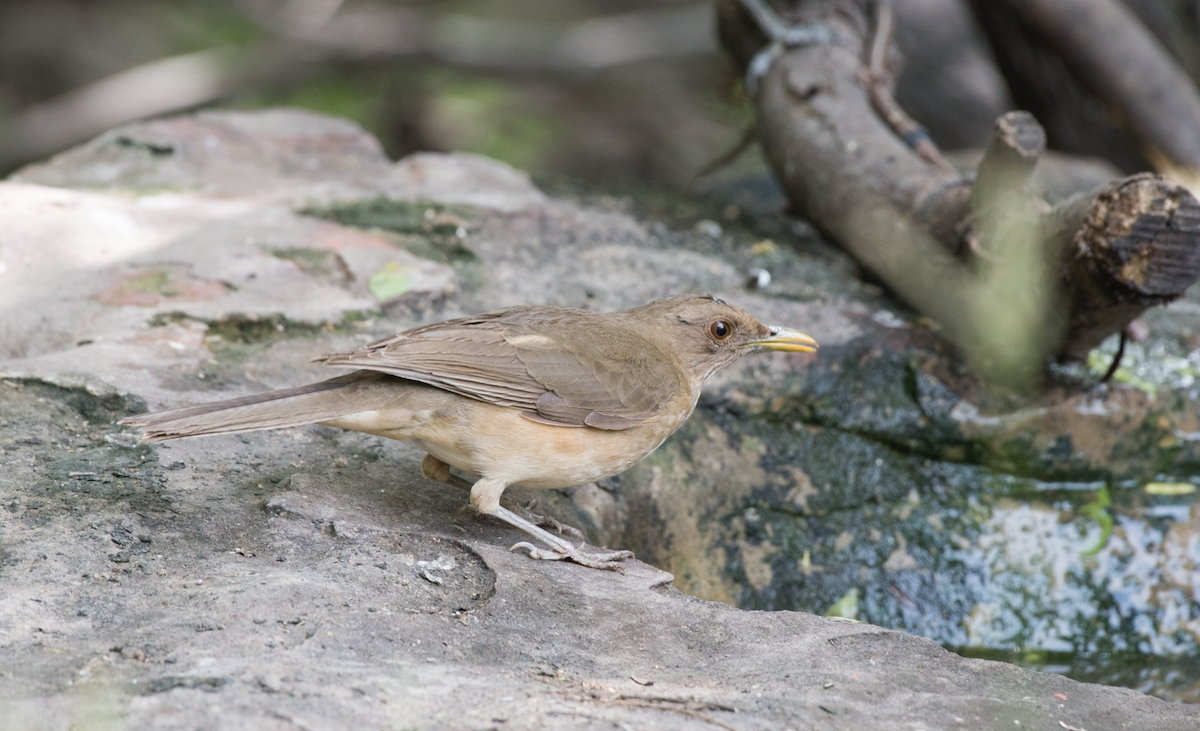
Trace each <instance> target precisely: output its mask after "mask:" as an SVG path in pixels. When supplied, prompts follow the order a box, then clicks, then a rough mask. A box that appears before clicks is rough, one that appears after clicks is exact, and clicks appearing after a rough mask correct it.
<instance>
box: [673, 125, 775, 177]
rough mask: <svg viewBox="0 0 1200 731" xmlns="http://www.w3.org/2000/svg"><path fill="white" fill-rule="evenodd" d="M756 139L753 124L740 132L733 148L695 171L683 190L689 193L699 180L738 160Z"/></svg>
mask: <svg viewBox="0 0 1200 731" xmlns="http://www.w3.org/2000/svg"><path fill="white" fill-rule="evenodd" d="M757 139H758V128H757V127H755V126H754V125H753V124H751V125H749V126H747V127H746V129H745V130H743V131H742V136H741V137H740V138H738V141H737V142H736V143H734V145H733V147H731V148H729V149H728V150H726V151H725V152H722V153H721V154H720V155H718V156H717V157H715V158H714V159H712V160H710V161H709V162H707V163H705V164H704V167H702V168H700V169H699V170H698V171H696V174H695V175H693V176H692V179H691V180H689V181H688V184H687V186H686V188H685V189H686V190H687V191H688V192H691V191H692V190H693V189H694V188H695V186H696V184H697V183H699V182H700V181H701V180H703V179H704V178H706V177H708V176H709V175H712V174H713V173H715V172H717V171H718V170H720V169H721V168H723V167H725V166H726V165H729V164H731V163H732V162H733V161H734V160H736V159H738V157H740V156H741V154H742V153H743V152H745V151H746V150H748V149H750V146H751V145H753V144H754V142H755V141H756V140H757Z"/></svg>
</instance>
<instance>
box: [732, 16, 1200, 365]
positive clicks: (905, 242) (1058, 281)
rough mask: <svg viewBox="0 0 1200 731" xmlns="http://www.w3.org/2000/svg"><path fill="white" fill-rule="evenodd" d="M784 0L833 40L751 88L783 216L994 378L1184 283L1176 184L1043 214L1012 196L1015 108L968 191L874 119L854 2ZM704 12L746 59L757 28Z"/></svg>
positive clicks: (1017, 144) (1027, 141) (1156, 183)
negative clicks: (837, 250)
mask: <svg viewBox="0 0 1200 731" xmlns="http://www.w3.org/2000/svg"><path fill="white" fill-rule="evenodd" d="M788 7H789V12H788V13H787V14H786V15H785V17H786V19H787V20H788V21H789V22H801V23H805V24H809V25H812V26H814V27H817V26H824V27H827V28H828V29H829V31H830V34H831V37H832V38H835V39H836V42H833V43H824V44H817V45H809V46H805V47H800V48H794V49H791V50H789V51H786V52H785V53H783V54H782V55H781V56H779V57H778V58H777V59H776V60H775V61H774V63H773V64H771V66H770V68H769V70H768V71H767V72H766V74H765V77H763V78H762V79H761V80H760V82H759V89H760V90H759V93H758V95H757V97H756V105H757V112H758V131H759V139H760V141H761V143H762V145H763V149H764V152H765V154H766V156H767V159H768V160H769V161H770V163H771V165H772V167H773V168H774V170H775V172H776V175H777V176H778V178H779V179H780V182H781V183H782V185H783V187H784V189H785V191H786V193H787V195H788V199H789V200H790V201H791V203H792V206H793V208H794V210H795V211H796V212H797V213H798V214H800V215H803V216H804V217H805V218H807V219H809V220H810V221H812V222H813V223H814V224H815V225H816V226H818V227H819V228H820V229H822V230H823V231H824V232H825V233H826V234H827V235H828V236H830V238H832V239H834V240H835V241H837V242H838V243H839V244H840V245H841V246H842V247H843V248H845V249H846V250H847V251H848V252H849V253H850V254H851V255H852V256H854V257H855V258H856V259H857V260H858V261H859V262H860V263H862V264H863V265H864V266H865V267H867V268H868V269H870V270H871V271H872V272H874V274H876V275H877V276H878V277H880V278H881V279H882V280H883V281H884V282H886V283H887V284H888V285H889V286H890V287H892V288H893V289H894V290H895V291H896V292H897V293H898V294H900V295H901V296H902V297H904V298H905V299H906V300H908V301H909V302H910V303H911V304H913V305H914V306H915V307H917V308H918V309H919V310H921V311H922V312H924V313H926V314H928V315H930V316H931V317H933V318H934V319H936V320H938V321H939V322H941V323H942V324H943V326H944V327H945V328H946V330H947V332H948V334H949V335H950V336H951V337H952V338H953V339H955V340H956V341H957V342H959V343H960V344H961V345H963V346H964V347H965V348H967V349H968V351H970V352H971V353H973V355H974V356H975V358H976V361H977V362H979V363H980V364H981V365H983V366H985V367H991V368H992V372H993V373H994V374H999V375H1000V376H1001V377H1014V378H1015V379H1016V380H1025V381H1026V382H1028V379H1029V378H1030V377H1031V373H1032V371H1033V370H1035V369H1036V370H1038V371H1040V360H1041V356H1043V355H1046V354H1055V355H1060V356H1065V357H1081V356H1082V355H1085V354H1086V352H1087V350H1088V349H1089V348H1091V347H1094V346H1095V345H1096V344H1097V343H1098V342H1099V340H1101V339H1103V337H1104V335H1106V334H1109V333H1113V332H1117V331H1119V330H1121V329H1122V328H1123V327H1124V326H1125V325H1126V324H1127V323H1128V322H1129V321H1130V320H1131V319H1132V318H1133V317H1135V316H1136V315H1137V314H1138V313H1139V312H1141V311H1142V310H1144V309H1145V308H1146V307H1148V306H1151V305H1154V304H1159V303H1161V302H1165V301H1169V300H1170V299H1173V298H1175V297H1177V296H1179V295H1180V294H1182V292H1183V291H1184V289H1186V287H1187V286H1188V285H1189V284H1190V283H1191V282H1194V281H1195V280H1196V278H1197V276H1200V227H1198V226H1197V225H1196V222H1197V220H1200V204H1198V203H1197V202H1196V200H1195V199H1194V198H1192V197H1191V195H1190V194H1188V193H1187V191H1185V190H1183V189H1182V188H1179V187H1177V186H1173V185H1170V184H1168V183H1165V182H1163V181H1161V180H1158V179H1156V178H1153V177H1147V176H1135V177H1134V178H1128V179H1124V180H1118V181H1114V182H1113V183H1112V185H1111V186H1109V187H1108V188H1106V189H1105V190H1104V191H1101V192H1100V193H1098V194H1094V195H1091V196H1087V197H1080V198H1075V199H1072V200H1070V201H1068V202H1065V203H1063V204H1061V205H1060V206H1059V207H1057V208H1055V209H1051V208H1050V207H1049V206H1048V205H1046V204H1045V203H1044V202H1042V201H1041V200H1039V199H1036V198H1034V197H1033V196H1032V195H1031V194H1030V193H1029V192H1028V191H1027V189H1026V188H1027V186H1026V181H1027V180H1028V177H1029V174H1030V172H1031V171H1032V168H1033V165H1034V164H1035V163H1036V160H1037V157H1038V155H1039V154H1040V152H1041V150H1042V148H1043V147H1044V144H1045V137H1044V133H1043V132H1042V130H1041V128H1040V126H1039V125H1037V123H1036V121H1035V120H1034V119H1033V118H1032V117H1031V116H1030V115H1027V114H1019V113H1018V114H1009V115H1005V116H1004V117H1002V118H1001V120H1000V121H999V123H998V128H997V134H996V137H995V139H994V141H993V144H992V147H991V148H990V150H989V152H988V153H987V154H986V155H985V162H984V163H982V164H981V167H980V171H979V179H978V181H979V182H978V183H977V184H976V186H972V184H971V181H970V180H968V179H964V178H962V177H959V176H957V175H956V174H952V173H949V172H946V171H944V170H943V169H941V168H940V167H938V166H931V165H929V164H928V163H927V162H926V161H925V160H923V159H922V158H921V157H920V156H919V155H918V154H916V153H915V152H914V151H913V150H912V149H911V148H910V147H909V146H908V145H906V144H905V142H904V141H903V140H901V139H900V137H899V136H898V135H897V134H896V133H895V132H894V131H893V129H891V128H890V127H889V126H888V124H887V123H885V121H884V120H883V119H881V118H880V116H879V114H877V113H876V107H875V105H873V103H872V100H871V94H870V93H869V91H868V89H867V88H864V86H870V81H869V80H870V78H871V77H870V74H869V72H866V71H865V69H864V66H865V65H866V64H867V62H868V59H869V56H870V54H869V53H868V47H869V46H868V44H869V38H870V30H869V29H870V28H871V27H872V24H871V23H870V4H869V3H866V2H864V1H862V0H807V1H806V0H801V1H800V2H794V3H792V4H790V5H789V6H788ZM718 18H719V22H720V36H721V39H722V42H723V43H725V45H726V47H727V48H728V49H729V50H730V51H731V53H733V54H734V56H735V58H736V59H738V60H739V61H741V62H743V63H749V59H750V58H752V57H753V56H754V54H756V53H757V52H758V50H759V49H760V48H761V46H762V44H763V43H764V42H765V37H764V35H763V34H762V33H761V32H760V31H759V30H758V28H757V27H756V26H755V25H754V22H753V20H752V18H751V17H750V16H749V15H748V14H746V13H745V12H744V10H743V9H742V6H741V4H740V2H738V0H721V1H720V2H719V3H718ZM973 255H975V256H973ZM1014 374H1015V376H1014Z"/></svg>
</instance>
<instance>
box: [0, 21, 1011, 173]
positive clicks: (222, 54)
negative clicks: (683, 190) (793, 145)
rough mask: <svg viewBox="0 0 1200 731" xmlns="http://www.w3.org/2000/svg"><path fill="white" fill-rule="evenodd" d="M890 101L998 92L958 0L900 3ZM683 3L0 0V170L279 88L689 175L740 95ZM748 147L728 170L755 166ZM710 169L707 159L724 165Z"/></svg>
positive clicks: (270, 99) (553, 156)
mask: <svg viewBox="0 0 1200 731" xmlns="http://www.w3.org/2000/svg"><path fill="white" fill-rule="evenodd" d="M897 11H898V13H899V15H900V28H899V30H898V36H897V40H898V43H899V44H900V46H901V48H902V50H904V52H905V54H906V56H907V58H908V63H907V71H906V73H905V75H904V77H903V78H902V80H901V89H900V93H899V97H900V100H901V102H902V103H903V104H905V105H906V106H907V107H908V108H909V110H910V111H911V113H913V114H914V115H915V116H916V117H917V118H918V119H920V120H921V121H923V122H924V123H925V124H926V125H928V126H929V127H930V129H931V130H932V132H933V134H934V136H935V138H937V139H938V141H939V142H940V143H942V144H943V145H944V146H946V147H949V148H960V147H970V146H976V145H980V144H982V143H983V142H985V141H986V138H987V134H988V132H989V130H990V128H991V125H992V122H993V121H994V120H995V118H996V116H997V114H999V113H1001V112H1003V111H1005V110H1006V109H1008V108H1010V106H1011V102H1010V98H1009V94H1008V91H1007V89H1006V87H1005V85H1004V81H1003V79H1002V78H1001V76H1000V75H999V73H998V72H997V71H996V70H995V67H994V65H993V64H992V62H991V60H990V58H989V57H988V53H987V50H986V44H985V43H984V41H983V39H982V35H981V34H980V33H979V31H978V29H977V28H976V27H974V25H973V21H972V19H971V15H970V12H969V11H968V10H967V9H966V6H965V5H964V3H963V2H962V0H906V1H905V2H902V3H898V4H897ZM713 15H714V14H713V8H712V6H711V3H697V2H695V1H694V0H641V1H638V0H607V1H605V2H600V1H599V0H506V1H504V2H496V1H494V0H454V1H448V2H422V1H420V0H416V1H413V0H409V1H407V2H404V1H399V0H15V1H14V0H9V1H7V2H5V3H3V5H0V173H3V174H8V173H9V172H11V171H12V170H14V169H16V168H17V167H19V166H20V165H22V164H25V163H29V162H33V161H35V160H40V159H43V158H45V157H47V156H49V155H52V154H54V153H55V152H58V151H60V150H62V149H65V148H67V147H69V146H71V145H74V144H77V143H79V142H82V141H84V140H86V139H89V138H91V137H92V136H95V135H96V134H98V133H100V132H101V131H103V130H105V129H108V128H110V127H112V126H115V125H117V124H120V123H122V122H125V121H129V120H131V119H137V118H143V117H147V116H154V115H160V114H166V113H172V112H178V111H180V110H187V109H196V108H203V107H212V106H223V107H236V108H255V107H263V106H271V105H290V106H298V107H304V108H308V109H312V110H316V111H321V112H327V113H332V114H338V115H342V116H346V117H349V118H351V119H353V120H355V121H357V122H358V123H360V124H361V125H363V126H364V127H366V128H367V129H368V130H369V131H371V132H372V133H373V134H375V135H376V136H377V137H378V138H379V139H380V140H381V141H382V143H383V145H384V147H385V148H386V149H387V150H388V152H389V154H390V155H392V156H393V157H394V158H398V157H402V156H404V155H406V154H409V153H412V152H416V151H421V150H459V151H470V152H478V153H481V154H484V155H488V156H491V157H494V158H498V159H500V160H503V161H505V162H508V163H510V164H512V165H514V166H516V167H518V168H521V169H524V170H527V171H529V172H531V173H532V174H533V175H534V177H535V179H536V180H538V182H539V183H541V184H543V185H549V186H550V187H554V184H555V183H556V182H559V183H561V182H563V181H573V182H575V183H577V184H578V183H583V184H588V185H594V186H599V187H602V188H608V187H612V188H619V189H628V188H630V186H632V187H634V188H637V187H640V186H659V187H661V186H666V187H670V188H676V189H678V188H680V187H682V186H685V185H686V184H687V183H688V182H689V181H690V180H691V179H692V178H693V176H694V175H695V174H696V173H697V171H699V170H700V169H701V168H702V167H703V166H704V165H705V164H706V163H708V162H709V161H711V160H712V159H714V158H715V157H717V156H718V155H720V154H721V153H723V152H725V151H727V150H729V149H731V148H732V147H733V146H735V145H736V143H737V142H738V140H739V139H740V138H741V137H742V134H743V132H744V130H745V129H746V128H747V127H748V126H749V125H750V124H751V123H752V112H751V105H750V103H749V100H748V98H747V97H746V95H745V92H744V90H743V88H742V85H741V83H740V81H739V80H738V79H737V78H735V76H734V73H733V72H732V71H731V68H730V64H729V63H728V62H727V61H726V59H725V58H724V57H723V55H722V53H721V52H720V50H719V49H718V45H717V42H716V40H715V33H714V29H713ZM764 170H765V168H764V166H763V164H762V162H761V160H760V156H759V154H758V153H757V151H753V152H751V153H750V154H745V155H742V156H741V157H740V158H739V159H738V161H737V162H736V163H735V165H734V166H733V167H732V168H730V169H728V170H726V171H725V172H724V173H723V175H724V177H725V178H729V177H730V176H733V177H739V176H742V177H744V176H746V175H747V174H750V175H752V176H753V175H755V174H762V173H763V171H764ZM721 177H722V176H717V180H720V179H721Z"/></svg>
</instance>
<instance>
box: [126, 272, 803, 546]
mask: <svg viewBox="0 0 1200 731" xmlns="http://www.w3.org/2000/svg"><path fill="white" fill-rule="evenodd" d="M816 347H817V343H816V341H815V340H813V339H812V338H810V337H809V336H807V335H805V334H803V333H800V332H797V331H795V330H788V329H786V328H782V327H768V326H766V325H763V324H762V323H761V322H759V321H758V320H756V319H754V318H753V317H751V316H750V315H749V314H747V313H746V312H743V311H742V310H740V309H738V308H736V307H732V306H730V305H728V304H725V303H724V302H722V301H721V300H718V299H715V298H713V297H708V296H698V295H681V296H677V297H668V298H666V299H661V300H657V301H655V302H651V303H650V304H648V305H643V306H642V307H635V308H633V309H630V310H624V311H622V312H612V313H608V314H596V313H593V312H587V311H585V310H575V309H570V308H566V307H539V306H524V307H512V308H509V309H506V310H501V311H499V312H493V313H489V314H486V315H478V316H476V317H465V318H461V319H458V320H449V321H446V322H439V323H436V324H433V325H426V326H424V327H418V328H415V329H412V330H407V331H405V332H402V333H400V334H398V335H393V336H392V337H390V338H387V339H385V340H380V341H378V342H376V343H372V344H370V345H367V346H365V347H363V348H360V349H358V350H355V351H351V352H349V353H338V354H335V355H329V356H325V357H322V358H320V359H318V360H319V361H320V362H324V363H326V364H327V365H331V366H349V367H353V368H359V369H361V370H357V371H355V372H353V373H351V374H349V375H345V376H340V377H338V378H332V379H330V380H328V381H321V382H320V383H313V384H309V385H307V386H298V387H296V388H285V389H281V390H278V391H270V392H268V393H263V394H259V395H256V396H246V397H244V398H237V399H232V400H229V401H219V402H217V403H212V404H204V405H201V406H191V407H187V408H182V409H175V410H173V411H164V412H160V413H157V414H144V415H141V416H135V417H132V418H129V419H125V420H124V421H122V422H121V423H123V424H132V425H134V426H139V427H143V428H144V429H145V430H146V432H145V435H144V437H143V439H144V440H145V441H150V442H160V441H165V440H168V439H177V438H180V437H190V436H198V435H202V434H225V433H232V432H246V431H254V430H258V429H276V428H281V427H289V426H298V425H301V424H311V423H319V424H325V425H327V426H336V427H341V428H343V429H354V430H357V431H361V432H367V433H368V434H378V435H379V436H384V437H388V438H390V439H408V440H411V441H413V442H415V443H416V444H417V446H419V447H421V449H424V450H425V451H426V452H428V455H427V456H426V457H425V459H424V461H423V462H422V463H421V471H422V472H423V473H424V474H425V476H427V477H430V478H432V479H435V480H439V481H442V482H447V481H459V482H462V481H461V480H460V478H457V477H454V476H452V475H451V474H450V467H451V466H453V467H457V468H458V469H460V470H462V471H464V472H467V473H471V474H473V475H478V476H479V479H478V481H476V482H475V484H474V485H473V486H471V487H470V490H471V504H472V505H473V506H474V507H475V509H476V510H478V511H479V512H481V513H487V514H488V515H494V516H496V517H497V518H500V519H502V520H505V521H507V522H509V523H511V524H512V525H514V526H516V527H518V528H520V529H522V530H524V531H526V532H527V533H529V534H531V535H533V536H535V537H536V538H538V539H539V540H541V541H543V542H545V543H546V544H547V545H548V546H550V550H546V549H542V548H536V547H534V546H533V545H531V544H529V543H524V542H523V543H518V544H517V545H516V546H513V548H517V547H518V546H519V547H523V548H526V549H528V550H529V553H530V555H531V556H533V557H534V558H543V559H563V558H567V559H571V560H573V561H576V562H577V563H580V564H583V565H584V566H591V567H595V568H616V567H619V564H618V563H616V562H617V561H619V560H621V559H624V558H628V557H630V556H632V555H633V554H631V553H630V552H628V551H609V552H605V553H583V552H582V551H580V550H579V549H578V548H576V547H575V546H574V545H572V544H571V543H570V542H569V541H567V540H565V539H564V538H561V537H559V536H555V535H553V534H551V533H549V532H548V531H545V530H543V529H542V528H539V527H538V526H536V525H534V524H533V523H532V522H530V521H529V520H526V519H524V518H522V517H521V516H519V515H517V514H515V513H513V512H512V511H510V510H508V509H506V508H504V507H502V506H501V505H500V494H501V493H503V492H504V488H506V487H508V486H509V485H524V486H526V487H544V488H558V487H570V486H572V485H579V484H583V483H586V482H590V481H592V480H599V479H603V478H605V477H610V476H612V475H615V474H617V473H618V472H621V471H622V470H624V469H626V468H627V467H629V466H630V465H633V464H634V463H636V462H637V461H638V460H640V459H642V458H643V457H645V456H646V455H648V454H650V452H652V451H654V449H655V448H656V447H658V445H659V444H662V442H663V440H664V439H666V438H667V437H668V436H670V434H671V433H672V432H674V431H675V430H676V429H678V428H679V427H680V425H682V424H683V422H684V421H685V420H686V419H687V418H688V416H690V415H691V413H692V410H693V409H694V408H695V407H696V400H697V399H698V398H699V396H700V388H701V386H702V385H703V384H704V382H705V380H707V379H708V377H709V376H711V375H712V374H713V373H714V372H716V371H717V369H719V368H722V367H724V366H726V365H729V364H730V363H732V362H733V361H735V360H737V359H738V358H741V357H742V356H743V355H746V354H748V353H754V352H758V351H762V350H783V351H797V352H804V353H810V352H813V351H814V350H815V349H816Z"/></svg>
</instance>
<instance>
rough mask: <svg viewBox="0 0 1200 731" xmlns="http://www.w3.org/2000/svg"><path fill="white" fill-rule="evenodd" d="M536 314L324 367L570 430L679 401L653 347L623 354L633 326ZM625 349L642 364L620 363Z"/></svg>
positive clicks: (477, 324) (633, 420)
mask: <svg viewBox="0 0 1200 731" xmlns="http://www.w3.org/2000/svg"><path fill="white" fill-rule="evenodd" d="M532 315H534V313H533V312H531V311H530V310H529V309H528V308H523V307H519V308H512V309H510V310H505V311H502V312H497V313H491V314H488V315H481V316H478V317H471V318H462V319H459V320H450V321H447V322H442V323H437V324H434V325H427V326H424V327H420V328H415V329H413V330H408V331H405V332H402V333H399V334H397V335H393V336H391V337H389V338H385V339H383V340H379V341H377V342H374V343H371V344H370V345H367V346H364V347H363V348H360V349H358V350H355V351H351V352H348V353H336V354H333V355H329V356H325V357H324V358H321V359H320V360H321V361H323V362H324V363H326V364H327V365H331V366H348V367H353V368H362V369H366V370H372V371H379V372H382V373H388V374H390V375H393V376H398V377H400V378H406V379H409V380H413V381H418V382H420V383H425V384H428V385H431V386H436V387H438V388H442V389H445V390H447V391H450V392H452V393H457V394H460V395H462V396H466V397H468V398H473V399H477V400H479V401H486V402H488V403H493V404H497V405H500V406H509V407H515V408H519V409H522V410H523V412H529V416H530V418H534V419H535V420H537V421H541V422H544V423H549V424H556V425H561V426H585V425H586V426H593V427H596V428H600V429H616V430H620V429H629V428H631V427H633V426H636V425H637V424H639V423H641V422H642V421H644V420H645V419H647V418H649V417H650V416H653V415H654V414H655V413H657V411H658V410H659V408H660V407H661V406H662V405H663V404H665V403H666V402H667V401H669V400H670V398H671V395H672V394H673V393H674V392H675V389H676V388H677V386H678V380H679V377H678V376H677V375H676V374H674V372H673V371H672V370H671V368H670V367H669V366H668V364H667V363H665V362H664V361H663V358H662V357H661V352H658V351H656V349H655V348H654V347H652V346H653V344H650V343H641V344H640V347H635V348H632V349H630V348H614V347H613V346H614V345H616V344H618V343H617V341H619V340H622V339H624V338H627V337H633V338H634V339H635V340H638V339H640V338H638V336H636V334H632V333H629V332H627V328H626V327H625V325H627V323H621V322H617V323H614V322H611V316H605V315H596V314H593V313H587V312H580V311H578V310H567V309H565V308H552V309H549V310H547V308H538V311H537V312H536V319H534V318H533V317H532ZM579 327H583V328H584V329H583V330H579V329H577V328H579ZM579 332H585V333H587V334H588V337H586V338H579V337H578V336H577V334H578V333H579ZM572 333H575V336H574V337H572ZM581 340H582V341H583V342H580V341H581ZM618 350H620V351H629V350H632V351H634V353H635V355H634V357H632V358H631V357H628V356H626V357H625V358H623V359H622V358H617V357H614V356H613V353H614V352H617V351H618ZM656 355H657V356H658V357H655V356H656Z"/></svg>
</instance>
